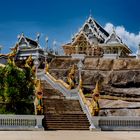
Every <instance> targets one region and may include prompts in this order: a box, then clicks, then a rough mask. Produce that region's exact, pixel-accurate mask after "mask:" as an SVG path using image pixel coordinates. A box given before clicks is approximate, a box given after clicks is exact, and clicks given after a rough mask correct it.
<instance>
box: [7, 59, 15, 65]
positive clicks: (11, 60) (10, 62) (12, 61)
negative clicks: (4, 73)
mask: <svg viewBox="0 0 140 140" xmlns="http://www.w3.org/2000/svg"><path fill="white" fill-rule="evenodd" d="M8 63H9V64H12V65H13V66H16V64H15V60H14V58H13V57H11V58H10V57H9V58H8Z"/></svg>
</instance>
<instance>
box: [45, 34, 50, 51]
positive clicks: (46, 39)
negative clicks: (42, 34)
mask: <svg viewBox="0 0 140 140" xmlns="http://www.w3.org/2000/svg"><path fill="white" fill-rule="evenodd" d="M48 40H49V38H48V36H46V38H45V41H46V49H45V52H47V50H48Z"/></svg>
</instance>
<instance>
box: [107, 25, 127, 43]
mask: <svg viewBox="0 0 140 140" xmlns="http://www.w3.org/2000/svg"><path fill="white" fill-rule="evenodd" d="M105 43H106V44H112V43H120V44H124V43H123V42H122V39H121V38H120V37H119V36H118V35H117V34H116V31H115V28H114V27H113V30H112V33H111V34H110V35H109V37H108V38H107V39H106V40H105Z"/></svg>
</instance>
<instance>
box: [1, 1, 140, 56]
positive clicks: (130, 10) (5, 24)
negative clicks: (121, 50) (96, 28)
mask: <svg viewBox="0 0 140 140" xmlns="http://www.w3.org/2000/svg"><path fill="white" fill-rule="evenodd" d="M139 5H140V0H23V1H19V0H1V1H0V45H2V46H3V50H2V52H3V53H7V52H9V48H10V47H12V46H13V45H14V44H15V42H16V41H17V35H18V34H21V33H22V32H24V34H25V35H26V36H29V37H30V38H33V39H35V38H36V33H37V32H39V33H41V38H40V44H41V46H42V47H44V46H45V37H46V35H47V36H48V37H49V46H51V44H52V42H53V40H56V41H57V44H58V45H60V44H63V43H65V42H67V41H70V39H71V36H72V34H74V33H76V32H77V31H78V29H79V28H80V27H81V26H82V24H83V23H84V22H85V20H86V19H87V18H88V16H89V14H90V10H91V13H92V16H93V17H94V18H95V19H96V20H97V21H98V22H99V23H100V24H101V25H102V26H103V27H104V26H105V24H106V23H112V24H113V25H114V26H115V27H117V26H123V27H124V28H125V30H126V31H128V32H129V33H134V35H137V34H139V31H140V12H139Z"/></svg>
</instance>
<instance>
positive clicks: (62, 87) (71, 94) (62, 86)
mask: <svg viewBox="0 0 140 140" xmlns="http://www.w3.org/2000/svg"><path fill="white" fill-rule="evenodd" d="M38 77H39V78H41V79H42V80H46V81H47V82H48V83H49V84H50V85H51V86H52V87H53V88H54V89H57V90H59V91H60V92H61V93H63V95H64V96H65V97H67V98H75V99H76V96H77V94H76V90H75V89H73V90H70V89H69V85H68V84H67V83H65V82H64V81H62V80H60V79H59V80H56V79H55V78H54V77H53V76H52V75H51V74H50V73H49V72H40V73H38Z"/></svg>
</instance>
